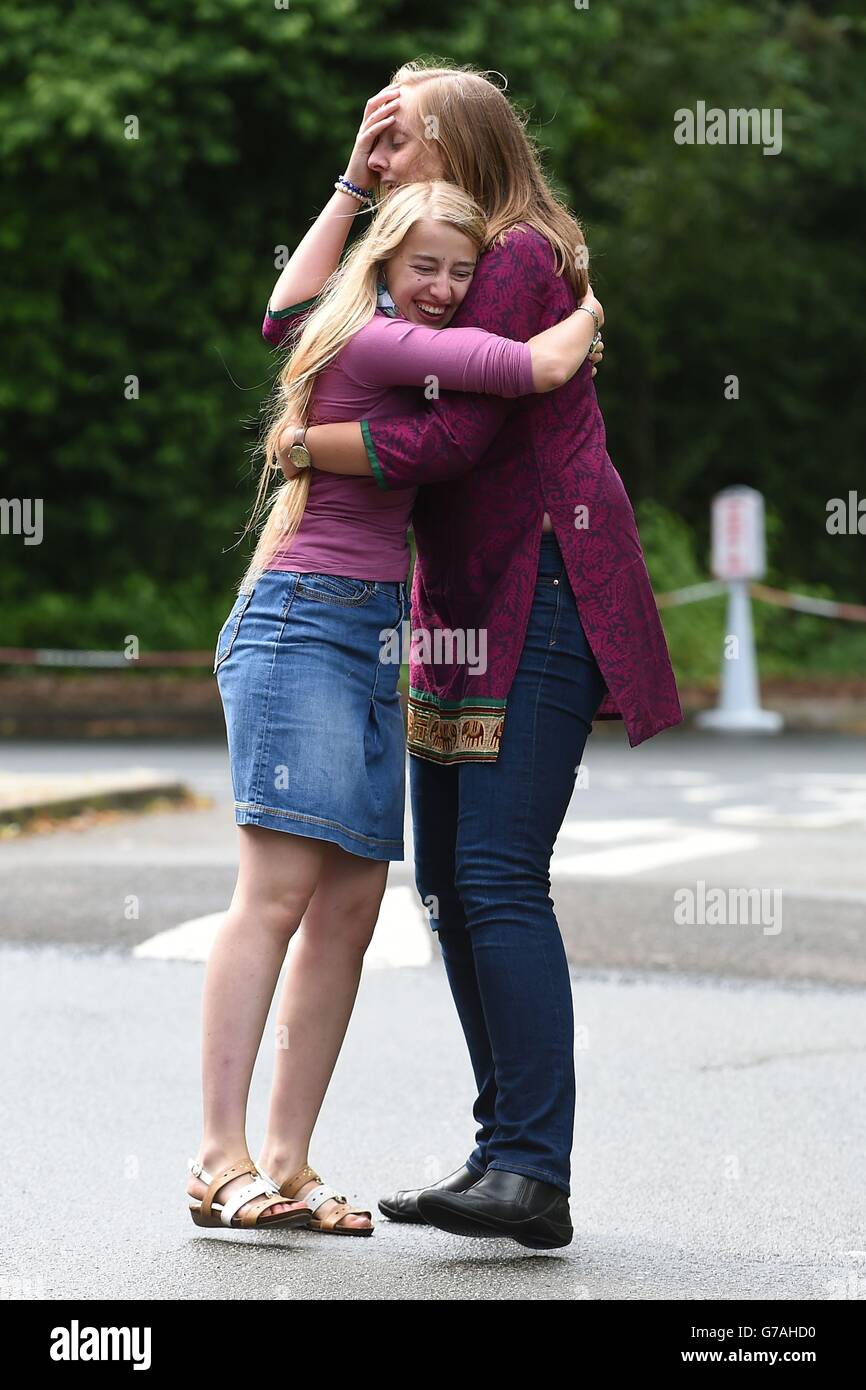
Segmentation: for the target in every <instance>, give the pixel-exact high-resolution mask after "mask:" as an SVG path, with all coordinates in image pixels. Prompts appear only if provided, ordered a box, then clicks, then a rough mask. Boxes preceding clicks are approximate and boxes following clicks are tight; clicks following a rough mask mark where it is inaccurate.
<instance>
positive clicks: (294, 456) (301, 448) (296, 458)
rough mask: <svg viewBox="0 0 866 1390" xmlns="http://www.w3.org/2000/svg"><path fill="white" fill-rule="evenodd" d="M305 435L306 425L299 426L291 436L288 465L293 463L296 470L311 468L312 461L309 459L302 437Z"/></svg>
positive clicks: (308, 452)
mask: <svg viewBox="0 0 866 1390" xmlns="http://www.w3.org/2000/svg"><path fill="white" fill-rule="evenodd" d="M306 433H307V426H306V425H299V426H298V428H297V429H296V430H295V433H294V435H293V436H292V443H291V447H290V448H289V463H293V464H294V465H295V467H296V468H312V466H313V460H312V459H311V458H310V451H309V449H308V448H307V446H306V444H305V443H304V436H305V435H306Z"/></svg>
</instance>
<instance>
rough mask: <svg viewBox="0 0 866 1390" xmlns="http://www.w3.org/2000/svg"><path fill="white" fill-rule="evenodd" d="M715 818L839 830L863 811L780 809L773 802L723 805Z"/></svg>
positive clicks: (784, 827) (786, 827)
mask: <svg viewBox="0 0 866 1390" xmlns="http://www.w3.org/2000/svg"><path fill="white" fill-rule="evenodd" d="M712 818H713V820H714V821H717V822H718V823H719V824H720V825H750V826H763V827H764V828H765V829H767V830H772V829H774V828H777V829H780V830H835V829H837V828H838V827H839V826H842V825H857V824H858V822H859V821H862V820H863V813H862V812H861V811H858V810H856V809H852V810H851V811H843V810H839V811H797V812H790V811H777V810H776V809H775V807H773V806H723V807H720V808H719V810H717V811H713V813H712Z"/></svg>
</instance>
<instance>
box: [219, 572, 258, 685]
mask: <svg viewBox="0 0 866 1390" xmlns="http://www.w3.org/2000/svg"><path fill="white" fill-rule="evenodd" d="M254 592H255V589H254V588H253V589H250V590H249V591H248V592H246V593H241V594H238V596H237V598H236V599H235V601H234V604H233V605H232V609H231V612H230V613H229V615H228V617H227V618H226V620H225V622H224V623H223V625H222V627H221V628H220V631H219V636H218V637H217V641H216V648H215V650H214V658H213V674H214V675H216V673H217V670H218V668H219V667H220V666H221V665H222V663H223V662H224V661H225V659H226V657H227V656H230V655H231V650H232V647H233V646H234V641H235V638H236V637H237V635H238V628H239V627H240V625H241V619H242V617H243V616H244V613H246V611H247V609H248V608H249V606H250V600H251V599H252V596H253V593H254Z"/></svg>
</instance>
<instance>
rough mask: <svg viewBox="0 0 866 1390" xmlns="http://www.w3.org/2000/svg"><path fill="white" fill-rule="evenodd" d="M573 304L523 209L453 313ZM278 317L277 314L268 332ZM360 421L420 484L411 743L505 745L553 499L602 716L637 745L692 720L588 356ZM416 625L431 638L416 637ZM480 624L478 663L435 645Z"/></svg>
mask: <svg viewBox="0 0 866 1390" xmlns="http://www.w3.org/2000/svg"><path fill="white" fill-rule="evenodd" d="M574 304H575V301H574V294H573V291H572V290H571V287H570V286H569V284H568V282H567V281H566V280H565V279H564V278H562V277H560V276H557V275H556V272H555V258H554V254H553V251H552V249H551V247H550V245H549V243H548V242H547V241H546V240H545V239H544V237H542V236H541V234H540V233H539V232H537V231H535V230H534V228H532V227H528V226H524V225H520V226H517V227H514V228H512V229H511V230H510V231H509V232H508V234H507V236H506V238H505V240H504V242H502V243H501V244H500V245H498V246H495V247H492V248H491V249H490V250H489V251H487V252H485V254H484V255H483V256H482V257H481V259H480V261H479V264H478V268H477V270H476V272H475V277H474V279H473V282H472V285H471V286H470V288H469V291H468V293H467V295H466V298H465V300H464V301H463V303H462V305H461V306H460V308H459V309H458V311H457V313H456V314H455V316H454V318H453V320H452V322H451V326H452V327H455V328H458V327H461V326H463V327H475V328H484V329H486V330H487V331H488V332H491V333H499V334H502V335H503V336H505V337H508V338H514V339H519V340H520V341H522V342H525V341H526V340H527V339H528V338H531V337H533V336H534V334H536V333H540V332H541V331H542V330H543V329H545V328H549V327H550V326H551V325H552V324H554V323H558V322H559V321H560V320H561V319H562V318H564V317H565V316H566V315H567V314H570V313H571V312H572V311H573V309H574ZM298 307H300V306H298ZM284 312H287V313H288V312H290V311H284ZM274 327H276V325H273V324H272V323H271V324H269V319H268V318H267V317H266V319H265V328H264V332H265V336H266V337H267V338H268V339H269V340H270V341H275V334H274V333H273V328H274ZM284 327H287V325H285V326H284V325H282V324H281V325H280V330H283V329H284ZM283 336H284V332H283V331H280V334H279V337H280V338H282V337H283ZM361 429H362V432H363V436H364V440H365V443H366V446H367V452H368V455H369V458H370V463H371V467H372V469H373V473H374V475H375V477H376V480H377V482H378V483H379V486H380V487H383V488H395V487H415V486H418V485H421V486H420V491H419V493H418V497H417V499H416V502H415V507H414V511H413V515H412V526H413V530H414V533H415V542H416V549H417V557H416V563H415V574H414V581H413V588H412V630H413V642H412V648H413V650H412V652H411V659H410V669H409V679H410V691H409V728H408V746H409V749H410V751H411V752H413V753H415V754H416V755H417V756H419V757H424V758H428V759H431V760H432V761H436V762H447V763H457V762H470V761H484V762H490V761H493V760H495V758H496V756H497V754H498V751H499V744H500V739H501V737H502V729H503V724H504V715H505V709H506V703H507V697H508V692H509V690H510V688H511V683H512V680H513V679H514V674H515V672H516V670H517V666H518V663H519V661H520V654H521V650H522V647H523V641H524V638H525V635H526V630H527V626H528V623H529V613H530V608H531V606H532V601H533V595H534V590H535V579H536V572H537V568H538V553H539V547H540V544H541V534H542V520H543V516H544V512H545V511H547V512H548V513H549V515H550V519H551V522H552V524H553V528H554V532H555V534H556V538H557V540H558V542H559V545H560V548H561V551H562V555H563V558H564V561H565V567H566V572H567V574H568V578H569V580H570V582H571V587H572V590H573V592H574V595H575V599H576V602H577V607H578V612H579V614H580V620H581V623H582V625H583V629H584V632H585V634H586V637H587V641H588V642H589V645H590V647H591V648H592V651H593V654H594V655H595V658H596V660H597V662H598V665H599V668H600V670H601V674H602V676H603V678H604V681H605V683H606V686H607V693H606V695H605V697H604V699H603V701H602V704H601V706H600V708H599V710H598V713H597V715H596V718H597V719H622V720H623V722H624V724H625V728H626V731H627V734H628V739H629V743H630V745H631V746H632V747H635V746H636V745H637V744H639V743H642V742H643V741H644V740H645V739H648V738H651V737H652V736H653V735H654V734H657V733H660V732H661V730H662V729H667V728H670V727H671V726H673V725H675V724H679V723H680V722H681V721H682V717H683V715H682V710H681V708H680V702H679V698H678V695H677V687H676V682H675V680H674V674H673V670H672V668H671V663H670V657H669V655H668V649H667V643H666V641H665V635H664V630H663V628H662V624H661V620H660V618H659V614H658V609H657V607H656V603H655V599H654V597H653V592H652V587H651V584H650V580H649V575H648V573H647V568H646V564H645V561H644V557H643V551H642V549H641V544H640V539H639V537H638V531H637V524H636V522H635V517H634V512H633V510H632V506H631V503H630V502H629V499H628V496H627V494H626V491H625V488H624V486H623V483H622V480H621V478H620V476H619V474H618V473H617V471H616V469H615V468H614V466H613V464H612V462H611V460H610V458H609V456H608V454H607V450H606V447H605V428H604V421H603V419H602V415H601V410H600V409H599V405H598V401H597V398H596V393H595V385H594V382H593V378H592V365H591V363H590V362H589V360H588V359H587V360H586V361H585V362H584V363H583V365H582V367H581V368H580V370H579V371H578V372H577V373H576V375H575V376H574V377H572V379H571V381H570V382H568V383H567V384H566V385H565V386H563V387H560V388H559V389H558V390H556V391H552V392H548V393H546V394H544V395H535V396H525V397H522V398H520V399H518V400H505V399H502V398H500V397H496V396H481V395H472V394H468V393H465V392H448V391H443V392H442V393H441V396H440V398H439V399H438V400H435V401H430V402H426V401H424V400H423V399H422V398H421V396H420V393H419V403H418V410H417V412H416V413H414V414H412V415H405V416H400V417H397V418H393V419H392V418H387V419H384V420H383V419H370V420H364V421H362V422H361ZM421 629H423V630H424V632H425V633H427V634H430V639H431V640H430V641H429V643H428V650H427V651H426V652H425V651H424V650H421V649H419V650H418V652H417V653H416V651H415V648H416V641H415V638H416V634H417V632H418V630H421ZM479 629H486V630H487V667H486V670H485V671H484V672H483V673H480V672H478V671H477V670H476V669H475V666H474V665H473V663H471V662H470V663H467V662H463V663H461V662H459V661H454V660H450V659H445V658H451V657H452V656H453V655H454V652H453V650H449V644H448V642H447V641H446V642H445V643H440V644H438V648H439V649H438V650H437V644H436V642H435V640H434V639H435V634H436V632H437V631H439V632H442V631H450V632H457V633H464V634H466V633H469V632H471V631H476V632H477V631H478V630H479ZM443 648H444V650H443ZM467 648H468V640H467ZM418 657H423V658H425V659H423V660H421V659H418ZM437 657H440V658H443V659H442V660H439V661H438V662H437V660H436V658H437ZM427 658H429V659H427ZM476 664H477V663H476Z"/></svg>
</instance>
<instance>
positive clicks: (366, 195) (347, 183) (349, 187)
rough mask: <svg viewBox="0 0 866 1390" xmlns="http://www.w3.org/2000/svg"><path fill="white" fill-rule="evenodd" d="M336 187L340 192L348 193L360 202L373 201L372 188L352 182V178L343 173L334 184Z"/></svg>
mask: <svg viewBox="0 0 866 1390" xmlns="http://www.w3.org/2000/svg"><path fill="white" fill-rule="evenodd" d="M334 187H335V188H336V189H337V190H338V192H340V193H348V194H349V196H350V197H351V198H357V200H358V202H359V203H369V202H372V198H373V190H372V188H361V187H360V186H359V185H358V184H357V183H352V180H351V179H347V178H346V177H345V176H344V175H342V174H341V175H340V176H339V178H338V179H337V182H336V183H335V184H334Z"/></svg>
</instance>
